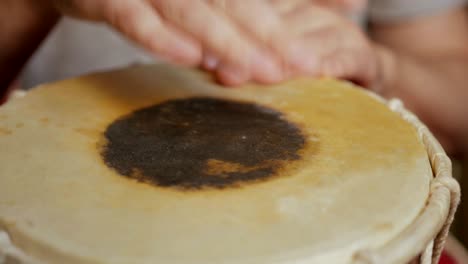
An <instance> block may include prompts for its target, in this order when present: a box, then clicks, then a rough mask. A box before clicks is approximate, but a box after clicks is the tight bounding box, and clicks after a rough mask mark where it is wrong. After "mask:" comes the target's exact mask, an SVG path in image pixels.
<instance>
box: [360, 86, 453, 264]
mask: <svg viewBox="0 0 468 264" xmlns="http://www.w3.org/2000/svg"><path fill="white" fill-rule="evenodd" d="M371 95H372V96H373V97H374V98H377V99H378V100H379V101H382V102H384V103H387V105H388V106H389V108H390V109H391V110H392V111H394V112H395V113H397V114H399V115H400V116H401V117H402V118H403V119H404V120H406V121H407V122H408V123H410V124H411V125H413V126H414V128H416V130H417V131H418V136H419V139H420V140H421V142H422V143H423V144H424V146H425V148H426V151H427V154H428V158H429V161H430V163H431V167H432V172H433V179H432V180H431V183H430V194H429V197H428V200H427V203H426V206H425V208H424V209H423V210H422V211H421V213H420V214H419V215H418V216H417V217H416V219H415V220H414V221H413V222H412V223H411V225H409V226H408V227H407V228H405V229H404V230H403V231H402V232H401V233H400V234H399V235H398V236H397V237H396V238H395V239H393V240H392V241H390V242H388V243H387V244H385V245H383V246H382V247H380V248H376V249H369V250H361V251H359V252H357V253H356V254H355V256H354V259H353V263H376V264H377V263H378V264H382V263H389V264H390V263H410V262H411V261H412V260H415V259H417V257H418V255H420V254H421V253H422V255H421V256H420V258H419V260H416V263H422V264H430V263H433V264H436V263H438V261H439V258H440V255H441V253H442V250H443V248H444V245H445V240H446V239H447V235H448V232H449V228H450V225H451V224H452V222H453V218H454V215H455V212H456V209H457V207H458V204H459V203H460V186H459V184H458V182H457V181H456V180H455V179H454V178H453V177H452V163H451V161H450V159H449V157H448V156H447V154H446V153H445V151H444V149H443V148H442V146H441V145H440V143H439V142H438V141H437V140H436V138H435V137H434V135H433V134H432V133H431V132H430V131H429V129H428V128H427V127H426V126H425V125H424V124H423V123H422V122H421V121H420V120H419V119H418V118H417V117H416V116H415V115H414V114H413V113H411V112H410V111H408V110H407V109H405V107H404V106H403V103H402V102H401V101H400V100H398V99H391V100H389V101H386V100H385V99H383V98H381V97H379V96H377V95H375V94H371Z"/></svg>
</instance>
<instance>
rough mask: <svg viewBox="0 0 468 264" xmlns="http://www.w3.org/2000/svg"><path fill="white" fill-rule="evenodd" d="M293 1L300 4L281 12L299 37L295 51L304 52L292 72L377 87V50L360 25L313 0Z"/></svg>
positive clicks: (287, 23) (296, 61)
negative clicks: (300, 42) (298, 45)
mask: <svg viewBox="0 0 468 264" xmlns="http://www.w3.org/2000/svg"><path fill="white" fill-rule="evenodd" d="M316 1H318V0H316ZM336 1H340V0H336ZM341 1H343V0H341ZM278 2H279V1H278ZM296 2H302V4H298V5H295V6H292V7H291V6H290V7H289V8H288V9H285V10H283V11H282V13H281V16H282V17H283V19H284V23H285V24H286V25H287V27H288V28H289V29H290V33H291V34H293V35H294V37H296V38H301V39H302V40H303V42H302V43H304V44H303V46H302V47H298V49H299V50H300V52H298V53H299V54H307V56H304V55H302V56H303V57H302V59H301V58H300V57H298V58H296V60H295V63H294V64H293V66H294V67H293V72H292V73H293V74H295V75H298V74H307V75H313V76H330V77H334V78H341V79H348V80H351V81H354V82H356V83H358V84H360V85H363V86H366V87H370V88H373V89H378V86H379V63H378V62H379V53H378V51H377V50H376V48H375V47H374V45H373V44H372V43H371V42H370V40H369V39H368V38H367V36H366V35H365V34H364V33H363V32H362V31H361V30H360V28H359V27H358V26H356V25H355V24H354V23H352V22H351V21H349V20H348V19H346V18H345V17H344V16H342V15H340V14H338V13H337V12H334V11H333V10H331V9H330V8H328V7H322V6H319V5H317V4H315V3H313V2H314V1H296ZM304 2H309V3H308V4H306V5H304ZM361 2H362V1H361ZM329 3H330V2H329ZM337 7H339V6H337ZM277 8H280V7H277Z"/></svg>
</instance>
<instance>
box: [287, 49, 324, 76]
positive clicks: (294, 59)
mask: <svg viewBox="0 0 468 264" xmlns="http://www.w3.org/2000/svg"><path fill="white" fill-rule="evenodd" d="M288 54H289V58H288V60H287V61H288V63H289V64H291V65H292V66H293V68H297V69H298V70H300V71H302V72H305V73H315V72H317V67H318V63H317V60H316V59H315V58H314V57H313V54H312V51H311V50H310V49H308V48H307V47H306V46H305V45H304V44H302V43H300V42H294V43H292V44H291V45H290V47H289V53H288Z"/></svg>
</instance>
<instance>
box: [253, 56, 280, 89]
mask: <svg viewBox="0 0 468 264" xmlns="http://www.w3.org/2000/svg"><path fill="white" fill-rule="evenodd" d="M252 67H253V69H252V71H253V73H254V75H255V77H256V79H259V80H260V81H263V82H280V81H282V80H283V78H284V76H283V72H282V70H281V67H280V66H279V65H278V64H277V63H276V62H275V61H274V59H273V58H271V56H269V55H267V54H266V53H265V52H262V51H258V52H256V53H255V55H254V58H253V63H252Z"/></svg>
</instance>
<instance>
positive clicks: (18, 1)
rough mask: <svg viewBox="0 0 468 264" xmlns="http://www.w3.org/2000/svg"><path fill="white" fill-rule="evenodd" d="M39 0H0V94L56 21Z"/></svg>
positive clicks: (55, 14)
mask: <svg viewBox="0 0 468 264" xmlns="http://www.w3.org/2000/svg"><path fill="white" fill-rule="evenodd" d="M58 17H59V16H58V14H57V13H56V12H54V11H53V10H52V9H51V8H46V7H45V5H44V4H43V2H42V1H36V0H32V1H30V0H2V1H1V3H0V25H1V27H0V72H1V73H2V74H0V97H1V94H2V92H4V91H5V90H6V89H7V88H8V86H9V85H10V84H11V82H12V81H13V80H14V79H15V78H16V77H17V75H18V73H19V72H20V71H21V69H22V67H23V66H24V64H25V63H26V61H27V60H28V58H29V57H30V56H31V55H32V53H33V52H34V51H35V50H36V48H37V47H38V46H39V44H40V43H41V41H42V40H43V39H44V38H45V36H47V34H48V32H49V31H50V30H51V29H52V27H53V26H54V25H55V23H56V22H57V20H58Z"/></svg>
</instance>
